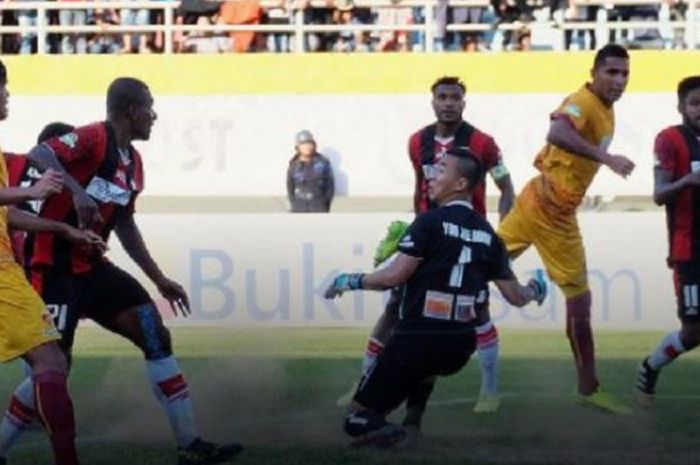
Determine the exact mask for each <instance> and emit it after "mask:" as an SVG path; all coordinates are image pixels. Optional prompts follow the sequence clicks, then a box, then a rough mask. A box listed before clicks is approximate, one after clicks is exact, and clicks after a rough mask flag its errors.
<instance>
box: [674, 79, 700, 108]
mask: <svg viewBox="0 0 700 465" xmlns="http://www.w3.org/2000/svg"><path fill="white" fill-rule="evenodd" d="M698 88H700V76H688V77H687V78H685V79H683V80H682V81H681V82H679V83H678V102H680V103H682V102H683V100H685V98H686V97H687V96H688V94H689V93H690V92H691V91H693V90H695V89H698Z"/></svg>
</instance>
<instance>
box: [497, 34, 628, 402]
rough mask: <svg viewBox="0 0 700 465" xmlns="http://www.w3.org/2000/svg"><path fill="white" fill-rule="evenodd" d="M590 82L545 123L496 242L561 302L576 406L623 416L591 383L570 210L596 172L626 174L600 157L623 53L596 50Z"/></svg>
mask: <svg viewBox="0 0 700 465" xmlns="http://www.w3.org/2000/svg"><path fill="white" fill-rule="evenodd" d="M591 77H592V81H591V82H590V83H587V84H585V85H584V86H583V87H581V88H580V89H579V90H578V91H576V92H575V93H573V94H571V95H569V96H568V97H567V98H566V99H565V100H564V101H563V102H562V104H561V105H560V106H559V108H558V109H557V110H556V111H555V112H554V113H553V114H552V115H551V124H550V128H549V133H548V134H547V144H546V145H545V146H544V148H543V149H542V150H541V151H540V153H539V154H538V155H537V158H536V160H535V167H536V168H537V169H538V170H539V171H540V174H539V175H538V176H536V177H535V178H533V179H532V180H530V182H529V183H528V184H527V185H526V186H525V188H524V189H523V191H522V192H521V193H520V195H519V196H518V198H517V200H516V203H515V207H514V208H513V209H512V210H511V212H510V214H509V215H508V216H507V217H506V218H505V219H504V220H503V222H502V223H501V225H500V227H499V228H498V234H499V235H500V236H501V238H502V239H503V241H504V242H505V244H506V247H507V248H508V251H509V252H510V254H511V256H512V257H517V256H518V255H520V254H521V253H522V252H523V251H524V250H525V249H527V248H528V247H529V246H530V245H534V246H535V248H536V249H537V252H538V254H539V255H540V258H541V259H542V262H543V263H544V266H545V268H546V269H547V273H548V275H549V277H550V279H551V280H552V281H554V282H555V283H556V284H557V285H558V286H559V288H560V289H561V290H562V292H563V294H564V296H565V297H566V334H567V337H568V338H569V342H570V344H571V350H572V352H573V355H574V358H575V361H576V370H577V374H578V392H579V394H580V395H581V400H582V401H584V402H586V403H590V404H591V405H593V406H596V407H599V408H601V409H603V410H606V411H610V412H613V413H626V412H627V408H626V407H624V406H622V405H620V404H618V402H617V401H616V400H615V398H614V397H612V396H611V395H609V394H608V393H606V392H604V391H602V390H601V389H600V387H599V385H598V379H597V377H596V369H595V353H594V352H595V351H594V344H593V335H592V331H591V323H590V315H591V292H590V289H589V287H588V278H587V269H586V255H585V252H584V248H583V241H582V239H581V233H580V231H579V227H578V223H577V221H576V209H577V207H578V206H579V204H580V203H581V201H582V199H583V197H584V195H585V194H586V190H587V189H588V186H589V185H590V184H591V182H592V181H593V178H594V177H595V174H596V173H597V172H598V169H599V168H600V166H601V165H605V166H607V167H608V168H610V169H611V170H612V171H614V172H615V173H616V174H618V175H620V176H622V177H627V176H628V175H629V174H630V173H631V172H632V170H633V169H634V163H633V162H632V161H631V160H629V159H628V158H626V157H624V156H621V155H611V154H609V153H608V147H609V145H610V142H611V140H612V137H613V133H614V130H615V116H614V113H613V104H614V103H615V102H616V101H617V100H618V99H619V98H620V97H621V96H622V94H623V92H624V91H625V87H626V86H627V81H628V79H629V55H628V54H627V51H626V50H625V49H624V48H623V47H621V46H619V45H614V44H610V45H606V46H605V47H603V48H602V49H600V50H599V51H598V53H597V54H596V56H595V61H594V64H593V69H592V70H591Z"/></svg>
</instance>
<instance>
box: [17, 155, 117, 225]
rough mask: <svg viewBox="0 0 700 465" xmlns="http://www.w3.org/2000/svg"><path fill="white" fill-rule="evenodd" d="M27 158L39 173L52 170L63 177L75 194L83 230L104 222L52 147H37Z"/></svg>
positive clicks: (95, 204) (91, 200)
mask: <svg viewBox="0 0 700 465" xmlns="http://www.w3.org/2000/svg"><path fill="white" fill-rule="evenodd" d="M27 157H29V160H30V161H31V163H32V164H33V165H34V166H36V167H37V169H38V170H39V171H42V172H43V171H46V170H49V169H51V170H53V171H56V172H57V173H59V174H60V175H61V176H62V178H63V184H64V185H65V187H66V188H67V189H68V190H70V191H71V192H72V193H73V205H74V207H75V211H76V213H77V214H78V225H79V226H80V227H81V228H90V227H92V225H94V224H98V223H101V222H102V221H103V220H102V216H101V215H100V212H99V209H98V207H97V203H95V201H94V200H93V199H92V198H91V197H90V196H89V195H88V194H87V192H85V189H83V187H82V186H81V185H80V184H79V183H78V181H76V180H75V178H74V177H73V176H71V175H70V174H68V172H67V171H66V170H65V168H63V165H61V163H60V162H59V161H58V158H57V157H56V154H55V153H54V151H53V150H52V149H51V148H50V147H48V146H47V145H44V144H40V145H37V146H36V147H34V148H33V149H32V150H30V151H29V154H28V155H27Z"/></svg>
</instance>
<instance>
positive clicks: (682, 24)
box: [0, 0, 700, 54]
mask: <svg viewBox="0 0 700 465" xmlns="http://www.w3.org/2000/svg"><path fill="white" fill-rule="evenodd" d="M211 1H219V0H211ZM233 1H236V0H233ZM575 2H576V4H577V5H578V6H594V5H598V6H607V5H609V4H610V3H611V0H575ZM260 3H261V6H262V7H270V6H274V4H275V2H273V1H271V0H262V1H261V2H260ZM331 3H332V2H331ZM437 3H438V2H437V0H403V1H401V2H400V3H392V2H390V1H389V0H355V2H354V4H355V6H356V7H372V8H388V7H392V8H396V7H400V8H414V7H419V8H424V11H423V16H424V18H425V22H424V23H422V24H348V25H340V24H305V23H304V12H303V10H302V9H299V8H292V10H291V13H292V15H291V21H290V24H288V25H287V24H277V25H272V24H247V25H229V24H211V25H197V24H190V25H185V24H176V21H175V16H176V15H175V11H176V10H177V8H178V7H179V6H180V2H179V1H149V0H132V1H123V0H115V1H103V0H97V1H82V0H81V1H69V2H63V1H23V0H22V1H11V0H5V1H2V2H0V11H2V10H15V11H20V10H30V11H31V10H34V11H36V12H37V16H36V18H37V19H36V24H35V25H33V26H4V25H2V26H0V34H36V37H37V53H39V54H43V53H46V49H47V47H46V42H47V34H64V33H72V34H76V33H86V34H87V33H90V34H104V35H112V34H113V35H116V34H122V33H126V34H134V33H163V34H164V41H163V44H164V46H163V48H164V53H166V54H169V53H173V49H174V48H173V41H174V38H173V36H174V33H193V32H194V33H214V34H225V33H229V32H241V31H250V32H260V33H287V34H289V35H290V36H292V37H293V38H294V39H293V40H294V47H293V49H294V51H295V52H297V53H302V52H304V42H305V41H304V38H305V35H306V34H311V33H324V32H344V31H349V32H380V31H411V32H419V33H422V34H424V43H425V48H424V50H425V51H427V52H431V51H433V50H434V44H435V37H436V32H437V24H436V21H435V9H436V6H437ZM612 3H614V5H616V6H623V5H627V6H632V5H659V1H658V0H612ZM448 4H449V5H450V6H454V7H484V8H486V7H489V5H490V2H489V0H449V2H448ZM311 5H312V6H318V7H323V6H327V5H328V2H326V1H312V2H311ZM698 8H700V0H688V10H687V11H686V19H685V20H683V21H623V22H616V21H612V22H611V21H605V22H602V23H601V22H582V21H562V22H557V21H546V22H542V21H538V22H537V24H539V25H543V24H544V25H546V26H548V27H552V28H557V29H559V30H560V31H561V33H562V42H563V40H564V39H563V36H564V32H565V31H567V30H572V31H575V30H588V29H601V28H602V30H603V31H604V33H605V34H607V33H608V32H609V31H610V30H623V29H624V30H634V29H655V28H656V29H658V28H672V29H680V30H683V31H685V34H686V37H689V41H688V46H689V47H690V48H696V47H697V44H698V36H697V33H698V29H700V27H699V26H698V21H700V19H699V18H700V15H698ZM99 9H110V10H121V9H124V10H162V11H163V24H158V25H143V26H134V25H120V24H101V25H79V26H65V25H50V24H47V12H49V11H56V10H99ZM521 27H522V23H495V24H488V23H478V24H477V23H466V24H447V26H446V28H445V30H446V31H449V32H453V31H455V32H467V31H476V32H478V31H489V30H495V29H497V30H503V31H507V30H515V29H519V28H521Z"/></svg>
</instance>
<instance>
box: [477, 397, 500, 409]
mask: <svg viewBox="0 0 700 465" xmlns="http://www.w3.org/2000/svg"><path fill="white" fill-rule="evenodd" d="M500 406H501V398H500V397H498V395H497V394H485V393H482V394H479V398H478V399H477V401H476V404H474V413H496V412H497V411H498V408H499V407H500Z"/></svg>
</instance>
